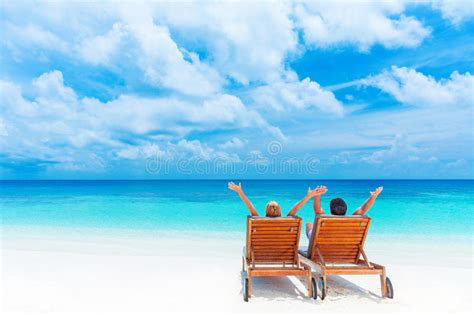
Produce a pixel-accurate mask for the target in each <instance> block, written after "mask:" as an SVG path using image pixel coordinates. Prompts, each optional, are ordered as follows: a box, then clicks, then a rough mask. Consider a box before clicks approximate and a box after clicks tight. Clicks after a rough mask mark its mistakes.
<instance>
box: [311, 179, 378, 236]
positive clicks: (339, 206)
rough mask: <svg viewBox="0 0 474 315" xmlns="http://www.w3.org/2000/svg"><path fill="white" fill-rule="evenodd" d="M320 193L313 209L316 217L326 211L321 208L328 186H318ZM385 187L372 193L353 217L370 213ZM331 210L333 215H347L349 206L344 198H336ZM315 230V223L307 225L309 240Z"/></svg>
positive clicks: (315, 199) (314, 200) (330, 204)
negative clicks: (322, 197) (322, 198)
mask: <svg viewBox="0 0 474 315" xmlns="http://www.w3.org/2000/svg"><path fill="white" fill-rule="evenodd" d="M316 189H318V191H320V194H318V195H315V196H314V199H313V209H314V214H315V215H316V216H318V215H323V214H324V210H323V208H321V195H324V194H325V193H326V192H327V191H328V190H327V188H326V186H318V187H316ZM382 190H383V187H382V186H380V187H378V188H377V189H376V190H375V191H371V192H370V197H369V198H368V199H367V200H366V201H365V202H364V203H363V204H362V206H360V207H359V208H358V209H357V210H356V211H354V213H352V215H364V214H365V213H366V212H367V211H369V209H370V207H372V205H373V204H374V202H375V199H377V196H378V195H379V194H380V193H381V192H382ZM329 208H330V210H331V214H332V215H345V214H346V211H347V204H346V203H345V201H344V200H343V199H342V198H334V199H332V200H331V202H330V203H329ZM312 230H313V223H309V222H308V223H306V235H307V236H308V239H309V238H311V231H312Z"/></svg>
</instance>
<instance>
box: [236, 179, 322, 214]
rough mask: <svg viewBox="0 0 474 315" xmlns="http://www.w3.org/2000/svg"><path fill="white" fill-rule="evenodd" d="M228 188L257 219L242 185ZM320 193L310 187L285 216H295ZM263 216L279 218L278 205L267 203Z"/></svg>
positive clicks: (271, 202) (279, 209) (274, 202)
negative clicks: (237, 195)
mask: <svg viewBox="0 0 474 315" xmlns="http://www.w3.org/2000/svg"><path fill="white" fill-rule="evenodd" d="M228 187H229V189H230V190H233V191H235V192H236V193H237V194H239V197H240V199H242V201H243V202H244V203H245V205H246V206H247V208H248V209H249V211H250V214H251V215H252V216H255V217H258V212H257V210H256V209H255V207H254V206H253V204H252V203H251V202H250V200H249V199H248V198H247V196H246V195H245V194H244V191H243V190H242V184H241V183H239V184H238V185H236V184H234V183H233V182H230V183H229V184H228ZM321 193H322V191H321V189H320V188H319V187H316V188H315V189H313V190H311V188H310V187H308V192H307V193H306V196H305V197H304V198H303V199H301V200H300V201H299V202H297V203H296V204H295V205H294V206H293V208H291V210H290V211H289V212H288V214H287V216H294V215H296V212H298V210H299V209H300V208H301V207H303V206H304V204H305V203H306V202H307V201H308V200H310V199H311V198H313V197H314V196H318V195H320V194H321ZM265 216H267V217H272V218H274V217H281V208H280V205H279V204H278V203H277V202H276V201H273V200H272V201H269V202H268V203H267V205H266V206H265Z"/></svg>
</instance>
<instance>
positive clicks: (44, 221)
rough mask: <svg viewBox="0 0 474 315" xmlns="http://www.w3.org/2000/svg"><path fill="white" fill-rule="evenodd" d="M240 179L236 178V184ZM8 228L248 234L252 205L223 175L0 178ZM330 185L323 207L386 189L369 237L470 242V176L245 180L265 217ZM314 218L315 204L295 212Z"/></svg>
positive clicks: (473, 192)
mask: <svg viewBox="0 0 474 315" xmlns="http://www.w3.org/2000/svg"><path fill="white" fill-rule="evenodd" d="M237 182H238V181H237ZM0 185H1V186H0V187H1V188H0V214H1V225H2V226H3V227H4V228H6V227H7V228H9V229H15V228H21V227H36V228H43V227H44V228H48V229H54V228H61V229H64V228H74V229H80V228H90V229H95V230H97V231H100V230H101V229H104V230H106V229H112V230H122V229H126V230H129V231H141V232H147V231H165V232H172V231H177V230H178V231H189V232H200V233H211V232H217V233H219V232H221V233H224V232H235V233H237V234H239V233H241V234H244V233H245V232H244V229H245V218H246V216H247V215H248V210H247V208H246V207H245V205H244V204H243V203H242V202H241V201H240V199H239V197H238V196H237V194H236V193H234V192H233V191H230V190H229V189H228V188H227V181H224V180H202V181H200V180H189V181H185V180H176V181H174V180H169V181H168V180H157V181H127V180H124V181H87V180H83V181H82V180H77V181H76V180H68V181H1V182H0ZM315 185H326V186H327V187H328V193H327V194H326V195H324V196H323V197H322V205H323V208H325V209H326V210H327V209H328V208H329V201H330V200H331V199H332V198H334V197H341V198H343V199H344V200H346V203H347V204H348V208H349V212H350V211H353V210H355V209H356V208H357V207H359V206H360V205H361V204H362V203H363V202H364V200H365V199H366V198H367V197H368V196H369V191H370V190H374V189H375V188H376V187H378V186H384V190H383V192H382V194H381V195H380V196H379V198H378V200H377V201H376V203H375V204H374V206H373V208H372V209H371V210H370V212H369V215H370V216H371V217H372V218H373V225H372V228H371V234H372V235H387V236H390V235H399V236H403V235H418V236H426V237H429V236H445V237H448V236H452V237H463V238H465V237H467V240H470V241H472V232H473V216H474V181H472V180H268V181H267V180H244V181H242V186H243V188H244V191H245V193H246V194H247V196H248V197H249V198H250V200H251V201H252V202H253V204H254V205H255V206H256V208H257V210H258V211H259V213H260V214H264V208H265V204H266V203H267V202H268V201H269V200H276V201H277V202H278V203H280V205H281V206H282V209H283V212H287V211H288V210H289V209H290V208H291V207H292V205H293V204H295V203H296V202H297V201H298V200H300V199H301V198H303V197H304V195H305V193H306V191H307V189H308V187H309V186H311V187H314V186H315ZM298 215H299V216H301V217H302V218H303V219H304V220H305V221H310V222H312V221H313V219H314V215H313V210H312V202H311V201H310V202H308V203H307V204H306V205H305V207H304V208H302V209H301V210H300V212H299V213H298Z"/></svg>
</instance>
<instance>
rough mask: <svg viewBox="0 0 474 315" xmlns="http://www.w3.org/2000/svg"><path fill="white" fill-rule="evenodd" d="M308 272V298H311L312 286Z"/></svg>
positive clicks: (309, 270) (309, 271) (309, 272)
mask: <svg viewBox="0 0 474 315" xmlns="http://www.w3.org/2000/svg"><path fill="white" fill-rule="evenodd" d="M307 271H308V296H309V297H313V285H312V284H311V277H312V274H311V269H307Z"/></svg>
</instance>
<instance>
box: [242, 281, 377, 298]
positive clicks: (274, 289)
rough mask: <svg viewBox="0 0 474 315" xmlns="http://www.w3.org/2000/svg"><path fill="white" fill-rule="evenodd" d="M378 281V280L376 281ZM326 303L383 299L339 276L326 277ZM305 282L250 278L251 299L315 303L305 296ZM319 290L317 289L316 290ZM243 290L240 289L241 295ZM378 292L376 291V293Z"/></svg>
mask: <svg viewBox="0 0 474 315" xmlns="http://www.w3.org/2000/svg"><path fill="white" fill-rule="evenodd" d="M377 280H378V279H377ZM327 281H328V283H327V288H328V291H327V295H326V298H325V300H324V301H325V302H326V301H337V300H341V299H347V298H349V297H350V298H353V299H354V298H355V299H359V300H370V301H372V302H376V303H380V302H382V301H383V300H384V299H383V298H382V297H381V296H380V293H378V294H377V293H376V292H372V291H369V290H367V289H364V288H362V287H360V286H358V285H356V284H355V283H353V282H350V281H349V280H347V279H345V278H343V277H340V276H330V277H328V280H327ZM306 288H307V280H306V278H302V277H301V278H300V277H255V278H252V298H258V299H264V300H270V301H278V300H282V301H283V300H285V301H287V300H289V299H290V300H298V301H302V302H305V303H313V304H314V303H316V301H315V300H313V299H312V298H310V297H308V296H307V290H306ZM318 289H319V288H318ZM242 290H243V289H242V288H241V289H240V293H241V294H242V292H243V291H242ZM377 292H378V291H377ZM317 301H318V302H319V303H320V302H321V294H320V292H318V299H317Z"/></svg>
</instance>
